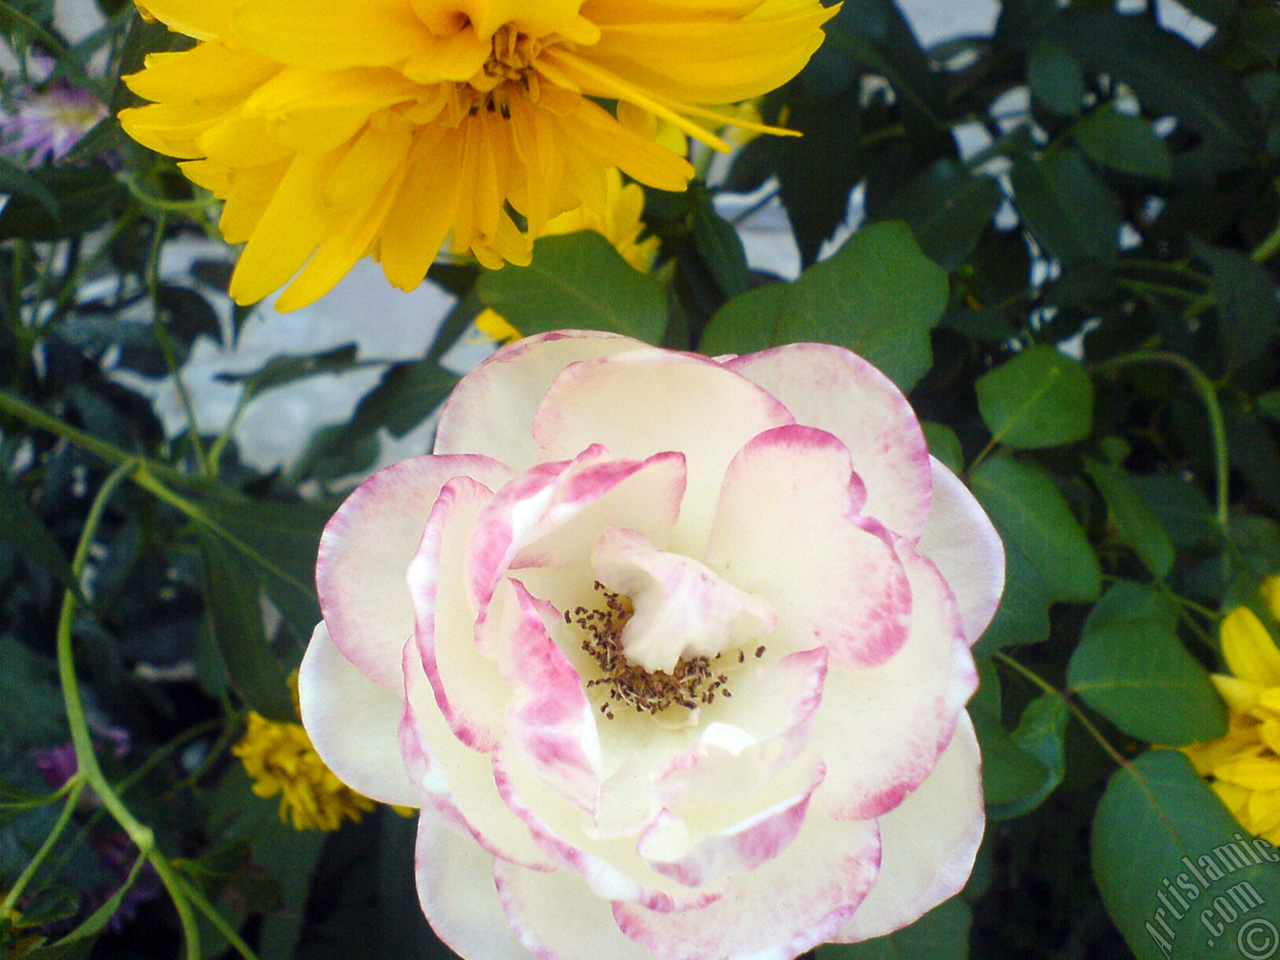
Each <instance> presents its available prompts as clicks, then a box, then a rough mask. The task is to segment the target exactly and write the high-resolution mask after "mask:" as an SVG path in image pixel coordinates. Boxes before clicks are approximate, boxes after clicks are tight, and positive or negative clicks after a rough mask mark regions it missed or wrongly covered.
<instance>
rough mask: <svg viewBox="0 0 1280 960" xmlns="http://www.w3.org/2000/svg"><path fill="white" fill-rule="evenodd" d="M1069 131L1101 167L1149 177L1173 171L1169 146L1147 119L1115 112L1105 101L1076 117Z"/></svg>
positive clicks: (1166, 176)
mask: <svg viewBox="0 0 1280 960" xmlns="http://www.w3.org/2000/svg"><path fill="white" fill-rule="evenodd" d="M1071 133H1072V135H1073V136H1074V137H1075V139H1076V143H1077V144H1078V145H1079V147H1080V149H1081V150H1083V151H1084V152H1085V153H1086V154H1087V155H1088V157H1089V158H1090V159H1091V160H1093V161H1094V162H1095V163H1100V164H1102V166H1104V167H1110V168H1111V169H1112V170H1119V171H1120V172H1121V173H1129V174H1132V175H1134V176H1136V177H1148V178H1150V179H1153V180H1168V179H1169V177H1170V176H1171V175H1172V174H1173V158H1172V156H1171V155H1170V154H1169V147H1168V146H1167V145H1166V144H1165V142H1164V141H1163V140H1161V139H1160V137H1159V136H1158V135H1157V134H1156V132H1155V130H1153V129H1152V128H1151V123H1150V121H1148V120H1146V119H1144V118H1142V117H1135V116H1129V115H1128V114H1123V113H1117V112H1116V110H1115V108H1114V106H1112V105H1111V104H1109V103H1107V104H1103V105H1102V106H1101V107H1099V108H1098V109H1096V110H1094V111H1093V112H1091V113H1089V114H1087V115H1085V116H1084V117H1082V118H1081V119H1080V120H1078V121H1077V122H1076V125H1075V126H1074V127H1073V128H1072V131H1071Z"/></svg>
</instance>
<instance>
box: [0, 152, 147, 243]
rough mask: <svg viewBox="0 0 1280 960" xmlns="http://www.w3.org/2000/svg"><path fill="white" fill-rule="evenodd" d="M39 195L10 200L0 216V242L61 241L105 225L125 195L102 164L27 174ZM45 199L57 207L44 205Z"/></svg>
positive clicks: (26, 193) (20, 195) (29, 192)
mask: <svg viewBox="0 0 1280 960" xmlns="http://www.w3.org/2000/svg"><path fill="white" fill-rule="evenodd" d="M31 176H32V178H34V179H35V180H36V181H37V182H38V183H39V184H40V185H41V186H42V187H43V188H44V194H42V193H39V192H37V191H34V190H33V188H31V187H28V188H27V190H25V191H23V192H19V193H15V194H13V196H11V197H10V198H9V202H8V203H7V204H6V205H5V207H4V209H3V210H0V240H8V239H11V238H14V237H24V238H26V239H28V240H64V239H67V238H68V237H75V236H79V235H81V234H84V233H88V232H89V231H90V230H92V229H94V228H95V227H97V226H100V225H101V224H104V223H106V222H107V221H108V220H110V219H111V218H112V217H113V216H115V215H116V213H117V212H118V210H119V209H120V208H121V207H122V206H123V205H124V204H125V203H126V201H127V200H128V196H129V192H128V190H126V189H125V187H124V186H123V185H122V184H121V183H119V182H118V181H117V180H116V178H115V174H114V173H113V172H112V170H111V169H110V167H108V166H107V165H106V164H105V163H93V164H89V165H87V166H83V167H82V166H63V167H43V168H41V169H40V170H38V171H36V172H34V173H32V174H31ZM45 194H51V195H52V196H53V197H56V198H57V205H56V207H55V208H53V209H50V208H49V206H48V205H47V200H48V197H47V196H46V195H45Z"/></svg>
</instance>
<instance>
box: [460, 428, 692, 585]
mask: <svg viewBox="0 0 1280 960" xmlns="http://www.w3.org/2000/svg"><path fill="white" fill-rule="evenodd" d="M684 463H685V461H684V455H683V454H681V453H679V452H664V453H659V454H655V455H654V456H652V457H649V458H647V459H644V460H620V459H613V458H611V457H610V456H609V452H608V451H607V450H606V449H605V448H604V447H603V446H601V445H599V444H593V445H591V446H589V447H587V448H586V449H585V450H583V451H582V452H581V453H580V454H578V455H577V456H576V457H574V459H573V460H570V461H555V462H550V463H543V464H539V465H538V466H537V467H534V468H532V469H530V470H526V471H525V472H524V473H522V474H520V475H519V476H517V477H515V478H514V479H513V480H512V481H511V482H510V483H508V484H507V485H506V486H505V487H503V488H502V489H501V490H499V491H498V494H497V496H496V497H494V499H493V502H492V503H491V504H490V505H489V508H488V509H487V510H485V512H484V513H483V515H481V516H480V518H479V519H478V520H477V521H476V524H475V532H474V533H473V534H472V536H471V543H470V547H469V554H468V558H467V576H468V582H469V589H470V591H471V597H472V602H473V603H474V604H475V605H476V607H477V609H480V610H483V609H484V608H485V606H487V604H488V603H489V598H490V596H491V595H492V592H493V589H494V587H495V586H496V585H497V583H498V581H499V580H500V579H501V577H502V576H503V575H504V574H505V573H506V572H507V570H508V568H511V567H514V568H516V569H521V570H523V569H528V568H530V567H543V568H551V569H553V570H554V569H564V568H566V567H572V568H574V569H575V570H576V571H578V572H580V573H581V574H582V575H585V574H586V567H585V564H586V561H587V559H588V558H589V557H590V554H591V550H592V548H593V547H594V546H595V543H596V541H597V540H598V539H599V537H600V534H601V532H602V531H603V530H604V528H605V527H606V526H608V525H621V526H625V527H628V528H631V529H636V530H640V531H643V532H644V533H646V534H647V535H649V536H652V537H656V538H658V539H659V541H665V539H666V537H667V535H668V534H669V533H670V531H671V528H672V527H673V526H674V525H675V522H676V517H677V516H678V515H679V512H680V502H681V500H682V498H683V496H684V489H685V465H684ZM585 586H587V587H588V588H589V587H590V583H587V584H585Z"/></svg>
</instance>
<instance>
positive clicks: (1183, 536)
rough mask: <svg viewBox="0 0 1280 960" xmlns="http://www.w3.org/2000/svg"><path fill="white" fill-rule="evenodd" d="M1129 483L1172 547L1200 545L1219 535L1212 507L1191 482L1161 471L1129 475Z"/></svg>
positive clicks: (1206, 543) (1215, 540) (1208, 542)
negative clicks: (1156, 518) (1150, 511)
mask: <svg viewBox="0 0 1280 960" xmlns="http://www.w3.org/2000/svg"><path fill="white" fill-rule="evenodd" d="M1129 483H1130V485H1132V486H1133V488H1134V489H1135V490H1136V491H1137V492H1138V495H1139V496H1140V497H1142V500H1143V502H1144V503H1146V504H1147V505H1148V506H1149V507H1151V509H1152V510H1153V511H1154V512H1155V515H1156V516H1157V517H1159V518H1160V525H1161V527H1163V528H1164V530H1165V531H1166V532H1167V533H1168V534H1169V538H1170V539H1171V540H1172V542H1173V544H1174V546H1175V547H1178V548H1186V547H1201V546H1205V545H1208V544H1214V543H1217V542H1218V539H1219V537H1220V536H1221V533H1220V531H1219V530H1218V523H1217V520H1215V519H1214V516H1213V507H1212V506H1210V505H1209V501H1208V499H1207V498H1206V497H1205V495H1204V493H1203V492H1202V491H1201V489H1200V488H1199V487H1198V486H1196V485H1195V483H1193V482H1191V481H1189V480H1184V479H1182V478H1181V477H1177V476H1173V475H1172V474H1165V473H1152V474H1131V475H1130V476H1129Z"/></svg>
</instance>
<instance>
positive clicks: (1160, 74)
mask: <svg viewBox="0 0 1280 960" xmlns="http://www.w3.org/2000/svg"><path fill="white" fill-rule="evenodd" d="M1045 33H1046V35H1047V36H1049V37H1051V38H1052V39H1053V40H1054V42H1056V43H1059V44H1061V45H1062V46H1063V47H1064V48H1066V49H1067V50H1068V51H1069V52H1070V53H1071V54H1072V56H1074V57H1075V58H1076V59H1077V60H1079V61H1080V63H1081V64H1083V65H1084V68H1085V70H1086V71H1087V72H1089V73H1102V74H1108V75H1110V77H1111V78H1112V82H1117V81H1118V82H1120V83H1123V84H1125V85H1126V86H1128V87H1129V88H1130V89H1132V90H1133V92H1134V94H1135V95H1136V96H1137V97H1138V99H1139V100H1140V101H1141V102H1142V105H1143V108H1144V112H1146V113H1147V114H1148V115H1149V116H1162V115H1169V116H1172V117H1175V118H1176V119H1177V120H1178V121H1179V122H1180V123H1182V124H1185V125H1186V126H1188V127H1189V128H1191V130H1193V131H1194V132H1195V134H1197V136H1196V138H1195V139H1194V140H1193V141H1192V142H1193V143H1194V144H1195V145H1194V146H1193V147H1191V148H1190V149H1188V150H1185V151H1183V152H1180V153H1178V154H1176V155H1175V157H1174V172H1175V176H1179V177H1207V176H1210V175H1212V174H1214V173H1216V172H1219V171H1222V170H1230V169H1235V168H1238V167H1240V166H1243V165H1245V164H1248V163H1251V162H1253V158H1254V155H1255V153H1256V152H1257V150H1258V149H1259V148H1260V145H1261V141H1262V130H1261V125H1260V123H1259V122H1258V118H1257V115H1256V113H1255V111H1254V110H1253V107H1252V105H1251V103H1250V102H1249V96H1248V94H1247V93H1246V92H1245V90H1244V88H1243V87H1242V86H1241V84H1240V82H1239V80H1238V79H1237V78H1236V77H1234V76H1232V74H1231V73H1229V72H1228V71H1227V70H1226V69H1224V68H1223V67H1222V66H1221V65H1219V64H1218V63H1215V62H1214V61H1213V60H1212V59H1211V58H1210V57H1209V56H1207V55H1206V54H1205V53H1204V52H1202V51H1201V50H1199V49H1197V48H1196V47H1194V46H1193V45H1192V44H1191V43H1189V42H1188V41H1186V40H1184V39H1183V38H1182V37H1180V36H1178V35H1177V34H1175V33H1172V32H1170V31H1168V30H1164V29H1162V28H1161V27H1160V26H1159V24H1158V23H1157V22H1156V21H1155V20H1154V19H1153V18H1150V17H1147V16H1145V15H1142V14H1137V15H1125V14H1121V13H1116V12H1113V11H1110V10H1092V11H1085V12H1081V13H1079V14H1076V15H1069V16H1062V17H1058V18H1056V19H1054V20H1053V21H1052V22H1051V23H1050V24H1049V26H1048V28H1047V30H1046V31H1045Z"/></svg>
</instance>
